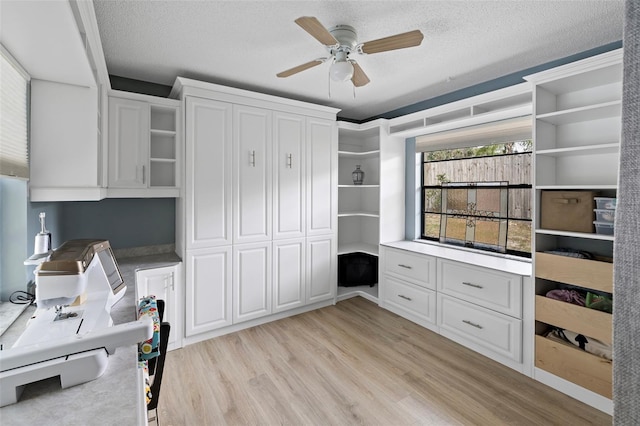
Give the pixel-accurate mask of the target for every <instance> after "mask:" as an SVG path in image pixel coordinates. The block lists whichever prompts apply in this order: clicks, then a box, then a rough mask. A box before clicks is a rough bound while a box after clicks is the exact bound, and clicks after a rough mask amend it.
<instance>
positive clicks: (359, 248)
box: [338, 243, 378, 256]
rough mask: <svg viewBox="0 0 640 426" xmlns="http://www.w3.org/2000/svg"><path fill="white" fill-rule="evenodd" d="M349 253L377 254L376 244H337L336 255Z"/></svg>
mask: <svg viewBox="0 0 640 426" xmlns="http://www.w3.org/2000/svg"><path fill="white" fill-rule="evenodd" d="M349 253H366V254H370V255H373V256H377V255H378V246H377V245H373V244H367V243H350V244H344V245H341V246H338V256H339V255H341V254H349Z"/></svg>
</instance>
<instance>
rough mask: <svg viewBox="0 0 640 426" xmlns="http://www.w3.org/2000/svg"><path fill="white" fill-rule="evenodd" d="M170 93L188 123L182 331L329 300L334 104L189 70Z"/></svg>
mask: <svg viewBox="0 0 640 426" xmlns="http://www.w3.org/2000/svg"><path fill="white" fill-rule="evenodd" d="M172 96H176V97H180V99H181V100H182V102H183V105H184V110H185V126H186V128H185V141H186V147H185V153H186V162H185V167H186V169H185V190H184V196H183V197H181V198H179V199H178V200H177V203H176V206H177V214H176V217H177V218H178V220H177V222H176V227H177V231H176V233H177V234H178V235H179V236H180V235H183V236H184V237H183V239H184V246H185V247H186V248H185V251H186V253H187V259H190V261H189V262H187V264H186V269H187V274H186V275H187V278H188V280H190V281H189V282H188V285H187V292H188V294H187V298H186V309H187V317H188V318H187V326H186V328H187V333H188V335H189V338H188V339H187V341H188V342H192V341H197V340H202V339H204V338H208V337H213V336H215V335H219V334H224V333H225V332H228V331H230V330H238V329H240V328H243V327H247V326H249V325H255V324H258V323H260V322H266V321H269V320H272V319H274V318H281V317H283V316H284V315H287V311H290V312H291V313H295V312H301V311H302V310H304V309H310V307H307V306H308V305H310V304H315V303H317V304H318V306H323V305H326V304H329V303H331V302H333V301H334V300H335V293H336V290H335V287H336V276H337V269H336V266H337V262H336V259H335V257H336V239H335V224H336V213H337V210H336V196H335V191H336V186H335V183H336V176H337V174H336V167H335V166H336V158H337V156H336V153H337V130H336V124H335V115H336V112H337V110H335V109H333V108H328V107H324V106H319V105H312V104H307V103H304V102H297V101H291V100H288V99H282V98H277V97H273V96H267V95H261V94H256V93H251V92H247V91H244V90H238V89H232V88H229V87H224V86H218V85H215V84H210V83H204V82H198V81H194V80H189V79H184V78H178V79H177V81H176V84H175V85H174V91H173V95H172ZM180 217H184V220H180V219H179V218H180ZM181 222H184V223H181ZM178 239H180V237H178V238H177V241H176V246H177V247H181V245H182V240H179V241H178ZM178 250H180V248H178ZM218 251H219V252H218ZM196 253H197V254H198V256H197V257H195V254H196ZM223 253H224V255H225V256H229V257H228V258H225V261H228V262H231V263H225V265H226V266H225V269H224V270H223V268H222V266H221V265H222V262H223V259H222V255H223ZM223 272H224V273H223ZM210 275H211V276H212V277H213V278H211V277H210ZM211 281H214V282H216V283H218V284H217V285H216V286H215V287H210V286H209V284H208V283H210V282H211ZM222 282H224V283H227V284H228V286H229V287H226V286H222V284H220V283H222ZM189 289H191V290H189ZM223 289H224V294H222V292H223ZM189 291H191V293H189ZM199 294H202V296H203V297H205V298H208V297H209V296H211V297H214V298H215V301H214V302H211V303H213V304H214V308H213V309H210V310H203V309H204V307H199V305H200V304H203V303H208V302H204V301H202V300H201V299H202V298H201V297H200V295H199ZM223 301H224V305H219V304H222V303H223ZM203 306H204V305H203ZM223 308H224V310H223ZM274 314H277V315H274ZM230 326H232V327H230ZM196 335H197V336H196Z"/></svg>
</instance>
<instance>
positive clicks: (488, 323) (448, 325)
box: [438, 293, 522, 362]
mask: <svg viewBox="0 0 640 426" xmlns="http://www.w3.org/2000/svg"><path fill="white" fill-rule="evenodd" d="M438 325H439V326H440V330H447V331H449V332H451V333H454V334H456V335H458V336H461V337H463V338H464V339H465V340H468V341H470V342H473V343H475V344H476V345H479V346H482V347H485V348H487V349H490V350H491V351H493V352H495V353H497V354H499V355H502V356H504V357H507V358H509V359H512V360H514V361H516V362H522V321H521V320H519V319H516V318H512V317H510V316H507V315H503V314H499V313H497V312H493V311H491V310H489V309H485V308H481V307H478V306H475V305H472V304H470V303H467V302H464V301H462V300H458V299H455V298H452V297H449V296H446V295H443V294H440V293H438Z"/></svg>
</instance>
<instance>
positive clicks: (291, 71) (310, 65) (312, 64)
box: [276, 59, 323, 78]
mask: <svg viewBox="0 0 640 426" xmlns="http://www.w3.org/2000/svg"><path fill="white" fill-rule="evenodd" d="M322 62H323V61H321V60H320V59H314V60H313V61H309V62H307V63H306V64H302V65H298V66H297V67H293V68H290V69H288V70H286V71H282V72H281V73H278V74H276V76H277V77H280V78H284V77H289V76H291V75H294V74H297V73H299V72H302V71H304V70H308V69H309V68H313V67H315V66H316V65H320V64H321V63H322Z"/></svg>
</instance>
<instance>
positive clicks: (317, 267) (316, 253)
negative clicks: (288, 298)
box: [306, 235, 338, 303]
mask: <svg viewBox="0 0 640 426" xmlns="http://www.w3.org/2000/svg"><path fill="white" fill-rule="evenodd" d="M306 257H307V289H306V290H307V291H306V293H307V303H314V302H319V301H321V300H327V299H331V298H333V297H335V294H336V291H337V285H338V284H337V280H338V276H337V275H338V271H337V265H336V263H337V258H338V255H337V249H336V238H335V236H333V235H328V236H323V237H312V238H307V253H306Z"/></svg>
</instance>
